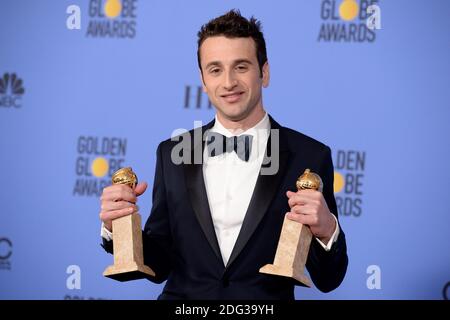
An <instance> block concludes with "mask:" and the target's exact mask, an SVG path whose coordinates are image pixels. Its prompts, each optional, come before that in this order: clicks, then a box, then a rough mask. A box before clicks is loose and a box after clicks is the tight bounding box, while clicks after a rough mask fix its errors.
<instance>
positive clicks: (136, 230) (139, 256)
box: [103, 167, 155, 281]
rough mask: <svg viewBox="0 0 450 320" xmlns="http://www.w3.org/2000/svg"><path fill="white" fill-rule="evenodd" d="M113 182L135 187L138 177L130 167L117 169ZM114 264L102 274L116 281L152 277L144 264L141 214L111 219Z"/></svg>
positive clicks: (151, 273)
mask: <svg viewBox="0 0 450 320" xmlns="http://www.w3.org/2000/svg"><path fill="white" fill-rule="evenodd" d="M112 183H113V184H125V185H127V186H129V187H130V188H132V189H133V190H134V188H135V187H136V185H137V183H138V178H137V176H136V174H135V173H134V172H133V170H132V169H131V168H130V167H127V168H121V169H119V170H117V171H116V172H115V173H114V174H113V176H112ZM112 229H113V237H114V239H113V253H114V265H112V266H109V267H108V268H106V270H105V271H104V272H103V275H104V276H105V277H108V278H112V279H115V280H118V281H129V280H136V279H142V278H149V277H154V276H155V273H154V272H153V270H152V269H151V268H149V267H148V266H146V265H145V264H144V253H143V246H142V229H141V215H140V214H139V213H137V212H136V213H133V214H130V215H126V216H123V217H120V218H117V219H114V220H113V221H112Z"/></svg>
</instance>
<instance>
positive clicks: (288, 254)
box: [259, 169, 323, 287]
mask: <svg viewBox="0 0 450 320" xmlns="http://www.w3.org/2000/svg"><path fill="white" fill-rule="evenodd" d="M296 186H297V189H298V190H303V189H314V190H317V191H320V192H322V189H323V184H322V179H320V177H319V176H318V175H317V174H315V173H313V172H311V171H310V170H309V169H306V170H305V172H304V173H303V174H302V175H301V176H300V177H299V178H298V180H297V183H296ZM311 239H312V233H311V230H310V229H309V227H308V226H306V225H303V224H301V223H299V222H297V221H293V220H290V219H288V218H287V217H284V221H283V227H282V229H281V235H280V239H279V241H278V247H277V251H276V253H275V260H274V262H273V264H266V265H265V266H264V267H262V268H261V269H259V272H261V273H267V274H272V275H279V276H285V277H291V278H294V279H295V280H297V281H299V282H301V283H303V284H304V285H306V286H308V287H311V285H312V283H311V280H310V279H309V278H308V277H307V276H306V275H305V274H304V272H305V264H306V259H307V258H308V252H309V247H310V244H311Z"/></svg>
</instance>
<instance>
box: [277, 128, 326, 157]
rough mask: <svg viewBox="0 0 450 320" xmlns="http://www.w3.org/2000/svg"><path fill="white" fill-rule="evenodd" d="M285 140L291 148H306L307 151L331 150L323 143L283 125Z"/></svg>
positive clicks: (320, 151) (321, 151)
mask: <svg viewBox="0 0 450 320" xmlns="http://www.w3.org/2000/svg"><path fill="white" fill-rule="evenodd" d="M283 131H284V134H285V137H286V140H287V142H288V144H289V147H290V149H292V150H302V149H303V150H305V149H306V150H308V151H309V152H315V153H316V152H317V153H324V152H331V150H330V147H329V146H327V145H326V144H325V143H323V142H321V141H319V140H316V139H314V138H312V137H310V136H308V135H306V134H304V133H301V132H299V131H296V130H294V129H291V128H286V127H283Z"/></svg>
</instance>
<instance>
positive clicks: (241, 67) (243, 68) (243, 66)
mask: <svg viewBox="0 0 450 320" xmlns="http://www.w3.org/2000/svg"><path fill="white" fill-rule="evenodd" d="M236 70H237V71H238V72H246V71H247V70H248V66H247V65H246V64H239V65H237V66H236Z"/></svg>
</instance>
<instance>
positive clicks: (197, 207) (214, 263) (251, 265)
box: [103, 117, 348, 299]
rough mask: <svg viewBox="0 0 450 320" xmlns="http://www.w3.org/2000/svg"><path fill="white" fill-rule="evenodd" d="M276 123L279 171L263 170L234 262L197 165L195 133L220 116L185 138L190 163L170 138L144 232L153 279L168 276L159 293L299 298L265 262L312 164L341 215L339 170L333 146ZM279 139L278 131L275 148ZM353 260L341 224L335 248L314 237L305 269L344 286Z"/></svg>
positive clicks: (329, 285)
mask: <svg viewBox="0 0 450 320" xmlns="http://www.w3.org/2000/svg"><path fill="white" fill-rule="evenodd" d="M270 122H271V129H278V130H279V131H278V132H279V169H278V171H277V173H276V174H273V175H259V177H258V179H257V182H256V186H255V189H254V192H253V195H252V198H251V201H250V204H249V207H248V209H247V212H246V215H245V218H244V221H243V224H242V227H241V230H240V233H239V236H238V239H237V241H236V244H235V246H234V248H233V251H232V253H231V256H230V258H229V261H228V264H227V265H224V263H223V260H222V257H221V253H220V248H219V244H218V241H217V238H216V234H215V231H214V225H213V222H212V218H211V212H210V208H209V204H208V198H207V195H206V189H205V184H204V180H203V171H202V164H201V163H197V164H196V163H192V162H194V161H193V160H194V154H195V152H196V151H197V160H198V155H199V154H200V157H201V156H202V154H203V152H202V150H203V148H204V145H205V143H204V141H200V142H199V141H195V139H194V138H193V137H194V136H195V134H198V136H197V137H202V134H203V132H205V131H206V130H208V129H210V128H211V127H212V126H213V124H214V121H212V122H211V123H209V124H208V125H206V126H204V127H201V128H198V129H195V130H191V131H190V132H189V135H187V134H185V135H184V136H183V138H184V139H191V141H190V142H191V144H190V145H191V147H190V149H189V150H183V151H181V153H180V155H184V152H188V153H190V156H191V160H192V161H191V163H182V164H175V163H173V161H171V154H172V151H173V150H174V146H175V145H177V144H178V142H177V141H171V140H166V141H164V142H162V143H161V144H160V145H159V146H158V150H157V160H156V173H155V180H154V183H153V185H154V187H153V206H152V210H151V214H150V217H149V218H148V220H147V222H146V224H145V228H144V230H143V245H144V261H145V264H146V265H148V266H150V267H151V268H152V269H153V270H154V271H155V273H156V277H155V278H152V279H150V280H151V281H153V282H156V283H161V282H163V281H165V280H167V282H166V284H165V287H164V290H163V292H162V293H161V295H160V296H159V299H294V286H295V285H300V284H299V283H298V282H296V281H295V280H293V279H290V278H287V277H280V276H272V275H267V274H262V273H259V268H261V267H262V266H264V265H266V264H268V263H273V260H274V257H275V252H276V248H277V244H278V239H279V236H280V232H281V227H282V224H283V219H284V215H285V213H286V212H288V211H289V206H288V198H287V196H286V191H287V190H291V191H296V190H297V189H296V186H295V182H296V180H297V178H298V177H299V175H300V174H302V173H303V172H304V170H305V169H306V168H310V169H311V170H312V171H313V172H316V173H318V174H319V175H320V177H321V178H322V180H323V183H324V189H323V195H324V198H325V200H326V202H327V204H328V208H329V209H330V211H331V212H332V213H333V214H335V215H337V208H336V201H335V199H334V195H333V175H334V171H333V164H332V159H331V152H330V148H329V147H327V146H325V145H324V144H322V143H320V142H318V141H316V140H314V139H312V138H309V137H307V136H305V135H303V134H301V133H299V132H296V131H294V130H291V129H288V128H284V127H281V126H280V125H279V124H278V123H277V122H275V121H274V120H273V119H272V118H271V117H270ZM199 130H200V131H199ZM194 131H195V132H194ZM197 140H198V139H197ZM200 140H203V139H200ZM272 140H273V139H272V134H271V135H270V136H269V141H268V150H271V148H270V146H271V143H272ZM186 141H188V140H186ZM199 148H200V149H199ZM177 152H178V151H177ZM198 152H199V153H198ZM197 162H198V161H197ZM103 247H104V248H105V249H106V250H107V251H108V252H112V242H111V241H109V242H107V241H104V243H103ZM347 263H348V258H347V248H346V242H345V235H344V232H343V230H342V227H341V228H340V233H339V237H338V239H337V241H336V242H335V243H334V244H333V246H332V248H331V250H330V251H328V252H327V251H325V250H324V249H323V248H322V247H321V246H320V244H319V243H318V242H317V241H316V240H315V239H313V240H312V242H311V247H310V251H309V255H308V260H307V264H306V267H307V269H308V272H309V274H310V277H311V279H312V281H313V283H314V284H315V286H316V287H317V288H318V289H319V290H321V291H323V292H328V291H331V290H333V289H335V288H336V287H338V286H339V284H340V283H341V281H342V280H343V278H344V275H345V273H346V270H347Z"/></svg>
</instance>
